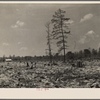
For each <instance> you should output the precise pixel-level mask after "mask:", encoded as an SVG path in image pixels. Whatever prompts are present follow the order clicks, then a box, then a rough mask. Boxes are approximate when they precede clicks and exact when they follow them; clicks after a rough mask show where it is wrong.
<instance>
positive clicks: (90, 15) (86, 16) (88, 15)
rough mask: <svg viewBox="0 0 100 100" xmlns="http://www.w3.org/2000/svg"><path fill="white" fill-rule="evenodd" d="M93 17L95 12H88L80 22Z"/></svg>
mask: <svg viewBox="0 0 100 100" xmlns="http://www.w3.org/2000/svg"><path fill="white" fill-rule="evenodd" d="M92 17H93V14H87V15H85V16H84V17H83V18H82V19H81V20H80V22H84V21H86V20H89V19H91V18H92Z"/></svg>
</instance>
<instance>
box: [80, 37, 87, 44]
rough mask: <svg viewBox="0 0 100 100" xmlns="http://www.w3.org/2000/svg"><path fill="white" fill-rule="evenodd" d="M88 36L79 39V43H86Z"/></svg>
mask: <svg viewBox="0 0 100 100" xmlns="http://www.w3.org/2000/svg"><path fill="white" fill-rule="evenodd" d="M86 38H87V37H86V36H83V37H82V38H81V39H80V40H79V43H81V44H84V43H85V41H86Z"/></svg>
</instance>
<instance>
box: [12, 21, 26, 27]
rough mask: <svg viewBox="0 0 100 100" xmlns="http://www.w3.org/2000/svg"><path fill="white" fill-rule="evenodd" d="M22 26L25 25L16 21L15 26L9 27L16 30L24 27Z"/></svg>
mask: <svg viewBox="0 0 100 100" xmlns="http://www.w3.org/2000/svg"><path fill="white" fill-rule="evenodd" d="M24 25H25V23H24V22H22V21H20V20H18V21H17V22H16V23H15V25H12V26H11V27H12V28H18V27H22V26H24Z"/></svg>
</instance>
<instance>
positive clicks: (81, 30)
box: [0, 4, 100, 56]
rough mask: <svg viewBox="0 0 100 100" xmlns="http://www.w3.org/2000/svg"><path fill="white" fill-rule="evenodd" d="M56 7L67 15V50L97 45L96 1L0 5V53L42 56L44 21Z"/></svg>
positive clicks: (99, 36) (99, 20)
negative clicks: (68, 25)
mask: <svg viewBox="0 0 100 100" xmlns="http://www.w3.org/2000/svg"><path fill="white" fill-rule="evenodd" d="M59 8H61V9H62V10H65V11H66V15H65V16H66V17H70V18H71V21H70V24H71V25H70V27H71V35H70V36H69V38H68V45H69V48H68V51H69V50H72V51H76V50H80V49H84V48H89V47H90V48H99V47H100V5H99V4H98V5H96V4H95V5H93V4H91V5H88V4H85V5H83V4H81V5H80V4H73V5H72V4H68V5H67V4H65V5H63V4H62V5H60V4H0V56H3V55H6V56H9V55H17V56H18V55H19V56H28V55H29V56H34V55H45V49H47V45H46V42H47V41H46V35H47V33H46V27H45V24H46V23H47V22H48V21H50V20H51V19H52V15H53V14H54V12H55V11H56V10H58V9H59ZM52 45H54V44H52ZM55 50H57V48H56V47H55V48H54V51H53V52H55Z"/></svg>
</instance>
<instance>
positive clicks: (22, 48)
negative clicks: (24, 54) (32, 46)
mask: <svg viewBox="0 0 100 100" xmlns="http://www.w3.org/2000/svg"><path fill="white" fill-rule="evenodd" d="M27 49H28V48H27V47H21V48H20V50H21V51H25V50H27Z"/></svg>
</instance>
